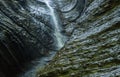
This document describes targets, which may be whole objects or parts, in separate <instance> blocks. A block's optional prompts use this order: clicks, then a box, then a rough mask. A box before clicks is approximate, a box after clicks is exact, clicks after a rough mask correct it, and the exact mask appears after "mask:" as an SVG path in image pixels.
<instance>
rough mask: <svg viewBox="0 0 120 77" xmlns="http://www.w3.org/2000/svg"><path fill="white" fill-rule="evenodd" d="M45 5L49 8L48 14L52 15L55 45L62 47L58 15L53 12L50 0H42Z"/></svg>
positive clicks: (62, 41) (62, 37)
mask: <svg viewBox="0 0 120 77" xmlns="http://www.w3.org/2000/svg"><path fill="white" fill-rule="evenodd" d="M44 2H45V4H46V6H47V7H48V8H49V10H50V15H51V17H52V21H53V23H54V28H55V30H54V35H55V37H56V41H57V47H58V49H60V48H62V47H63V45H64V40H63V39H64V36H63V35H62V34H61V25H60V24H59V23H58V22H59V21H58V17H57V15H56V13H55V10H54V8H53V7H52V6H50V2H51V1H50V0H44Z"/></svg>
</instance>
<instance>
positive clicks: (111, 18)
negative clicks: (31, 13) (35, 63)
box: [37, 0, 120, 77]
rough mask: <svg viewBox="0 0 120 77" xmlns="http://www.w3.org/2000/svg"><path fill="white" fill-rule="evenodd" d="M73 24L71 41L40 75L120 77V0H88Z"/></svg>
mask: <svg viewBox="0 0 120 77" xmlns="http://www.w3.org/2000/svg"><path fill="white" fill-rule="evenodd" d="M66 1H76V0H66ZM78 1H79V0H78ZM71 9H72V8H71ZM69 10H70V9H68V10H65V9H64V8H63V9H62V11H69ZM70 20H72V19H70ZM69 24H72V25H71V26H74V28H73V29H70V30H72V31H71V32H72V33H71V37H70V39H69V41H68V42H67V43H66V45H65V47H63V48H62V49H61V50H60V51H59V52H58V53H57V54H56V56H55V57H54V58H53V60H52V61H51V62H50V63H49V64H48V65H47V66H45V67H44V68H43V69H42V70H41V71H38V74H37V77H119V76H120V64H119V62H120V0H88V1H87V4H86V8H85V10H84V13H82V15H81V16H80V17H78V18H75V20H74V22H72V21H69ZM69 27H70V25H69V26H68V28H69ZM66 30H67V29H66Z"/></svg>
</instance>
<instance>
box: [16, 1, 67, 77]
mask: <svg viewBox="0 0 120 77" xmlns="http://www.w3.org/2000/svg"><path fill="white" fill-rule="evenodd" d="M42 2H43V1H42ZM44 3H45V4H46V6H47V7H48V10H49V14H50V16H51V19H52V20H51V24H52V25H53V27H54V36H55V37H54V40H55V46H57V50H59V49H60V48H62V47H63V46H64V43H65V36H64V35H62V33H61V31H62V26H61V25H60V21H59V16H58V15H57V12H56V11H55V9H54V8H53V7H52V6H50V5H51V3H52V1H51V0H44ZM52 4H53V3H52ZM55 54H56V51H50V54H49V56H44V57H42V58H39V59H37V60H34V61H32V62H31V63H30V66H32V67H31V68H30V69H29V70H27V71H25V72H24V74H22V75H20V76H18V77H35V76H36V71H37V70H38V69H40V68H41V67H43V66H45V65H46V64H48V63H49V61H50V60H52V58H53V56H54V55H55Z"/></svg>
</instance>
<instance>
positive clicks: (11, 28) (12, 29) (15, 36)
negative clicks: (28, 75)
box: [0, 0, 55, 77]
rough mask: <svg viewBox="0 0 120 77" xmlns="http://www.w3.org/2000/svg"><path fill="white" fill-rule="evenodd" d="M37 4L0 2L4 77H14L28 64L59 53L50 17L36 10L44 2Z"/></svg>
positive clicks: (0, 66) (0, 51)
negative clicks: (56, 49) (52, 53)
mask: <svg viewBox="0 0 120 77" xmlns="http://www.w3.org/2000/svg"><path fill="white" fill-rule="evenodd" d="M33 2H34V3H35V2H36V1H34V0H0V77H2V76H3V75H5V77H10V76H11V77H14V74H17V72H18V71H20V70H21V71H24V70H23V69H22V67H23V65H24V63H27V62H29V61H31V60H32V59H35V58H38V57H41V56H44V55H45V54H47V53H48V52H49V51H51V50H54V49H55V46H54V44H53V43H54V39H53V38H54V37H53V27H52V26H51V24H50V21H48V20H50V15H48V14H45V13H41V12H39V9H36V7H37V5H41V6H43V3H42V2H39V3H38V4H37V2H36V3H35V4H33ZM31 4H32V5H31ZM44 5H45V4H44ZM34 6H36V7H35V8H34ZM38 14H39V16H38ZM15 77H16V76H15Z"/></svg>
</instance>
